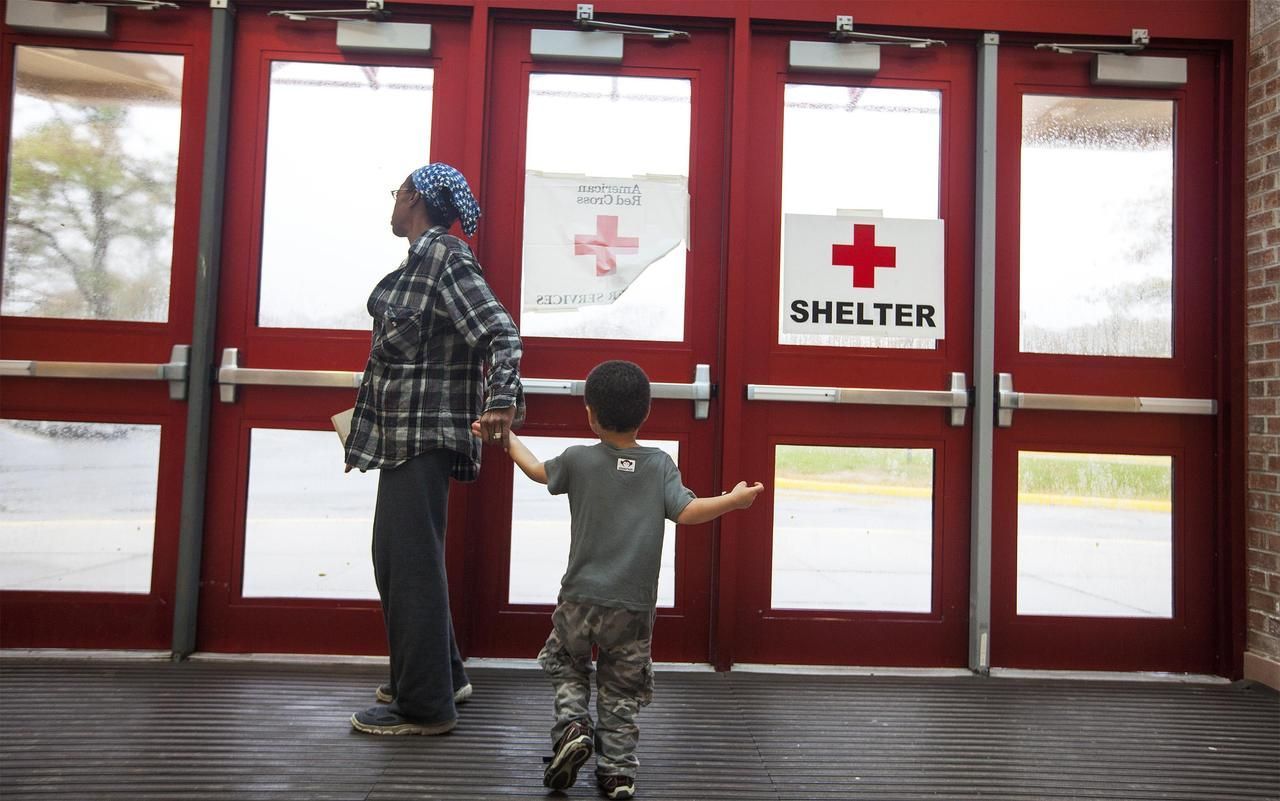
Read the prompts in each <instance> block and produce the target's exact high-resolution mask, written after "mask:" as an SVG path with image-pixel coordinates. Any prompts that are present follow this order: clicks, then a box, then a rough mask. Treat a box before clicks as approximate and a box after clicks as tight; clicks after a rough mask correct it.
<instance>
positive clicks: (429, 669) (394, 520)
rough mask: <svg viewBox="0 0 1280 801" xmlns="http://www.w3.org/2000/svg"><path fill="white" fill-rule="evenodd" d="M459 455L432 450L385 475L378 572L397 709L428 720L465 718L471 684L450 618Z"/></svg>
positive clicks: (377, 532) (377, 517)
mask: <svg viewBox="0 0 1280 801" xmlns="http://www.w3.org/2000/svg"><path fill="white" fill-rule="evenodd" d="M452 463H453V454H452V452H450V451H447V450H431V451H427V452H426V453H423V454H420V455H418V456H415V457H413V458H412V459H410V460H409V461H407V462H405V463H404V464H402V465H399V466H398V467H394V468H390V469H383V470H380V471H378V473H379V475H378V503H377V507H376V509H375V511H374V514H373V575H374V579H375V581H376V582H377V584H378V597H379V598H380V599H381V600H382V619H383V622H384V623H385V624H386V628H387V645H388V647H389V648H390V651H391V689H392V692H393V694H394V695H395V697H396V699H395V702H394V703H392V704H391V706H390V709H391V711H393V712H396V713H398V714H401V715H404V716H405V717H407V718H412V719H413V720H416V721H420V722H423V723H441V722H444V721H446V720H453V719H454V718H456V717H457V716H458V713H457V711H456V710H455V709H454V706H453V692H454V690H455V689H459V688H461V687H462V686H463V685H465V684H467V673H466V671H465V670H464V669H463V667H462V656H461V655H460V654H459V653H458V643H457V642H456V640H455V639H454V636H453V618H452V616H451V615H450V614H449V581H448V577H447V576H446V574H445V563H444V535H445V521H446V520H447V518H448V508H449V468H450V466H451V465H452Z"/></svg>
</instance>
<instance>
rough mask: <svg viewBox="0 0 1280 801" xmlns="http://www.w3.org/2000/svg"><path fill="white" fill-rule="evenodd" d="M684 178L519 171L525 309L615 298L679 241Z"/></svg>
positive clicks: (684, 225)
mask: <svg viewBox="0 0 1280 801" xmlns="http://www.w3.org/2000/svg"><path fill="white" fill-rule="evenodd" d="M688 219H689V189H688V179H687V178H685V177H683V176H652V175H647V176H628V177H613V178H602V177H588V176H581V175H548V174H545V173H539V172H535V171H529V172H527V173H526V174H525V188H524V292H523V295H524V303H523V311H525V312H549V311H571V310H573V309H577V308H579V307H581V306H600V305H606V304H609V303H613V302H614V301H615V300H617V299H618V298H619V297H620V296H621V295H622V293H623V292H625V291H626V290H627V287H629V286H631V284H632V282H633V281H635V280H636V279H637V278H639V277H640V275H641V274H642V273H643V272H644V271H645V269H646V268H647V267H649V265H651V264H653V263H654V262H656V261H658V260H659V259H661V258H663V257H664V256H666V255H667V254H669V253H671V252H672V251H674V250H675V249H676V248H677V247H678V246H680V245H682V244H683V243H684V241H685V237H686V233H687V231H688Z"/></svg>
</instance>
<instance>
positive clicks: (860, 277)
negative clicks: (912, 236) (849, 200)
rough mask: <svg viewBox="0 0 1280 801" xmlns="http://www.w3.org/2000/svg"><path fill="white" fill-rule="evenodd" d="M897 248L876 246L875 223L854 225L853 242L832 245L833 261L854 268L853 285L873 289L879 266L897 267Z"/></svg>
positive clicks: (839, 265)
mask: <svg viewBox="0 0 1280 801" xmlns="http://www.w3.org/2000/svg"><path fill="white" fill-rule="evenodd" d="M897 250H898V249H897V248H893V247H886V246H884V245H880V246H878V247H877V246H876V227H875V226H874V225H854V226H853V244H851V245H832V246H831V263H832V264H833V265H835V266H837V267H852V268H853V285H854V286H855V287H862V288H864V289H872V288H874V287H875V285H876V268H877V267H897V266H898V265H897V261H898V257H897Z"/></svg>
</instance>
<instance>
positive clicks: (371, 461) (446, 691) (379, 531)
mask: <svg viewBox="0 0 1280 801" xmlns="http://www.w3.org/2000/svg"><path fill="white" fill-rule="evenodd" d="M392 196H393V197H394V198H395V205H394V206H393V207H392V210H391V232H392V233H394V234H395V235H396V236H402V237H405V238H406V239H408V240H409V242H410V245H409V255H408V257H407V258H406V259H405V261H404V262H403V263H402V264H401V265H400V267H399V268H397V269H396V270H395V271H393V272H391V273H390V274H388V275H387V276H386V277H385V278H383V279H382V280H381V281H379V282H378V285H377V286H376V287H375V288H374V290H373V294H372V295H370V296H369V305H368V308H369V314H370V315H372V316H373V345H372V348H371V350H370V353H369V361H368V364H367V365H366V367H365V370H364V378H363V379H362V381H361V383H360V392H359V395H358V397H357V399H356V407H355V413H354V415H353V417H352V423H351V433H350V434H349V435H348V437H347V443H346V461H347V470H351V468H353V467H354V468H357V469H359V470H362V471H363V470H368V469H379V470H381V473H380V474H379V477H378V501H377V508H376V510H375V512H374V518H373V570H374V577H375V579H376V581H377V585H378V596H379V598H380V599H381V601H382V615H383V620H384V622H385V624H386V629H387V644H388V647H389V648H390V652H391V676H390V681H389V682H388V683H387V684H385V685H383V686H381V687H379V688H378V691H377V698H378V700H380V701H385V702H387V705H386V706H373V707H371V708H369V709H366V710H364V711H363V712H357V713H355V714H354V715H352V716H351V725H352V726H353V727H355V728H356V729H357V730H359V731H362V732H367V733H371V734H443V733H444V732H447V731H449V730H451V729H452V728H453V727H454V726H455V725H457V711H456V708H455V703H460V702H461V701H463V700H466V698H467V697H468V696H470V694H471V684H470V682H469V681H468V680H467V674H466V671H465V670H464V669H463V666H462V658H461V656H460V655H459V653H458V645H457V643H456V642H455V640H454V635H453V622H452V618H451V616H450V613H449V588H448V581H447V577H446V573H445V563H444V538H445V521H446V519H447V504H448V499H449V479H450V477H452V478H454V479H456V480H458V481H474V480H475V478H476V477H477V476H478V475H479V472H480V449H481V443H480V442H479V441H478V440H477V439H476V438H475V437H473V436H472V435H471V424H472V422H473V421H477V420H478V422H479V425H480V430H481V436H482V437H483V439H484V442H486V443H488V444H501V445H502V446H503V447H504V448H505V447H506V444H507V432H508V431H510V429H511V427H512V425H513V424H516V423H518V422H519V421H520V420H521V419H522V418H523V416H524V409H523V406H524V396H523V392H522V390H521V388H520V376H519V371H520V356H521V346H520V336H519V333H518V332H517V330H516V327H515V324H514V323H513V322H512V320H511V315H510V314H508V313H507V310H506V309H505V308H503V306H502V304H501V303H500V302H498V299H497V298H495V297H494V295H493V292H492V290H490V289H489V285H488V284H486V283H485V280H484V277H483V275H482V273H481V269H480V265H479V264H478V263H477V262H476V260H475V257H474V256H473V255H472V253H471V249H470V248H468V247H467V245H466V243H465V242H463V241H462V240H461V239H459V238H457V237H455V236H451V235H449V233H448V230H449V226H451V225H452V224H453V223H454V222H455V221H458V222H460V223H461V226H462V230H463V231H465V232H466V233H467V235H468V236H470V235H471V234H473V233H474V232H475V230H476V222H477V220H478V219H479V217H480V207H479V206H478V205H477V204H476V201H475V198H474V197H472V194H471V190H470V188H469V187H468V186H467V181H466V179H465V178H464V177H463V176H462V174H461V173H460V172H458V171H457V170H455V169H454V168H453V167H450V166H449V165H447V164H439V163H435V164H428V165H427V166H425V167H422V168H420V169H418V170H415V171H414V172H413V173H411V174H410V175H409V177H408V178H406V179H405V180H404V183H403V184H401V186H400V188H399V189H396V190H393V191H392ZM486 366H487V367H488V370H487V374H486V370H485V367H486Z"/></svg>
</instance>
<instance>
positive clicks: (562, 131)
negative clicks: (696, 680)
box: [468, 20, 729, 661]
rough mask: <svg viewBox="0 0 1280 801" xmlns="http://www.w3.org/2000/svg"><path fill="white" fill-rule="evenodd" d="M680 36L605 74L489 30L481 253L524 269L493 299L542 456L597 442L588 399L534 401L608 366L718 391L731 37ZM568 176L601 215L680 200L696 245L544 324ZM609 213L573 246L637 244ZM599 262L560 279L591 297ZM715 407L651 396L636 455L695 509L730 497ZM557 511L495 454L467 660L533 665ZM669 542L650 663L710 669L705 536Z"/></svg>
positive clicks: (520, 32) (480, 513) (633, 41)
mask: <svg viewBox="0 0 1280 801" xmlns="http://www.w3.org/2000/svg"><path fill="white" fill-rule="evenodd" d="M631 21H632V22H634V21H635V20H631ZM640 22H643V23H646V24H664V25H665V24H666V23H654V22H653V21H650V20H640ZM685 22H686V21H684V20H681V21H680V22H679V24H676V23H671V24H670V26H671V27H676V28H682V29H684V30H685V31H686V32H691V33H692V38H691V39H677V40H675V41H667V40H659V39H651V38H645V37H643V36H636V37H628V38H627V40H626V42H625V51H624V54H623V58H622V61H621V63H620V64H617V65H608V66H604V65H589V66H588V65H582V64H578V63H573V62H570V61H567V60H555V59H552V60H549V61H538V62H535V61H534V60H533V59H532V58H531V56H530V51H531V36H533V35H534V34H533V33H532V31H533V29H534V28H537V27H543V28H548V29H549V28H554V27H562V23H561V21H560V20H556V21H554V22H552V21H550V20H548V21H547V22H545V23H543V24H542V25H541V26H539V25H537V24H535V23H526V22H517V21H511V22H499V23H497V24H496V25H495V28H494V33H493V64H492V68H491V71H492V80H491V86H490V97H489V115H490V123H489V127H490V131H491V132H492V133H491V136H490V139H489V143H488V152H489V158H488V171H487V180H486V182H485V191H484V194H485V198H486V199H487V202H488V212H487V213H488V214H489V218H488V225H489V226H490V230H491V231H494V232H496V235H495V236H492V237H491V238H487V239H486V240H485V243H484V251H483V254H482V258H483V260H484V261H485V263H487V264H495V265H520V264H522V263H523V264H524V265H525V271H524V273H523V275H517V274H516V273H515V272H514V271H513V272H512V273H507V274H503V275H502V276H501V280H504V281H505V283H504V284H501V285H498V286H497V287H496V288H497V291H498V294H499V295H500V296H502V297H504V298H514V299H516V301H515V303H513V304H512V305H511V306H510V308H512V309H513V311H516V310H518V311H517V314H518V315H519V323H520V327H521V331H522V336H523V338H524V343H525V361H524V365H523V368H522V371H521V372H522V376H523V377H524V378H525V380H526V383H525V386H526V391H528V392H529V393H530V394H529V397H528V402H529V418H528V423H527V424H526V426H525V427H524V429H522V430H521V432H520V433H521V435H522V436H523V437H525V439H526V441H528V442H531V443H532V444H533V445H534V446H536V447H535V452H539V451H538V449H542V450H541V452H540V455H543V456H544V458H546V457H550V456H552V455H555V454H556V453H559V452H560V451H561V450H562V449H563V448H564V447H565V446H566V445H567V444H569V443H571V442H574V441H577V440H579V439H582V440H587V439H589V438H591V437H592V434H591V431H590V429H589V428H588V427H587V421H586V416H585V412H584V408H583V403H582V399H581V397H580V396H577V397H575V396H572V395H567V396H560V397H557V396H555V395H549V394H540V393H542V392H554V391H558V387H559V386H560V385H563V388H564V390H565V391H566V394H567V392H568V391H569V390H570V384H571V382H572V381H581V380H582V379H584V378H585V377H586V375H587V373H588V372H589V371H590V369H591V368H592V367H593V366H594V365H595V364H597V363H598V362H600V361H603V360H606V359H628V360H631V361H634V362H636V363H638V364H639V365H640V366H641V367H642V368H643V369H644V370H645V371H646V372H647V373H648V375H649V377H650V379H651V380H652V381H654V382H665V383H671V384H689V383H691V382H693V381H694V379H695V374H696V373H697V371H698V366H699V365H706V369H707V371H708V372H709V375H710V376H711V380H712V381H714V380H717V379H718V376H719V375H720V363H719V353H718V351H719V348H720V330H721V324H722V314H723V311H722V308H723V307H722V303H721V297H722V294H721V293H722V286H723V281H724V264H723V261H722V255H721V254H722V252H723V247H724V241H723V235H722V230H723V219H724V214H725V205H724V197H725V158H724V154H725V152H726V138H725V115H726V108H725V98H726V97H727V96H728V87H727V85H726V74H727V69H728V61H729V48H728V44H729V38H728V33H727V31H726V30H725V29H723V28H719V27H700V26H695V27H694V28H689V27H688V26H687V25H686V24H685ZM655 173H662V174H663V175H662V176H661V177H655V175H654V174H655ZM566 174H572V175H576V176H578V177H576V178H574V179H572V180H573V181H576V182H579V183H580V185H581V186H580V187H575V189H578V188H581V187H595V188H599V190H600V191H595V190H594V189H592V190H591V191H588V189H582V192H581V193H580V197H582V198H584V199H585V200H586V201H592V202H594V201H598V200H602V199H607V200H609V201H614V200H617V202H618V203H622V202H624V200H626V199H627V198H630V197H634V195H624V194H617V193H616V192H614V189H610V187H614V188H615V189H616V188H617V186H621V185H623V184H626V185H627V186H629V187H641V186H644V187H650V186H652V187H653V188H654V189H653V191H660V190H664V187H665V188H666V189H671V188H672V187H674V191H672V192H667V193H666V194H664V195H663V196H664V197H666V198H667V204H668V208H667V209H666V210H667V211H671V210H673V209H674V210H675V211H677V212H679V211H680V209H679V208H676V207H683V206H684V205H685V203H687V207H688V217H687V220H688V224H687V230H688V233H687V236H685V232H684V231H683V230H681V231H679V235H678V236H676V237H675V239H674V240H673V241H676V242H678V244H676V245H675V246H674V247H673V248H672V250H671V251H670V252H669V254H668V255H667V256H666V257H664V258H663V259H660V260H659V261H658V262H657V263H654V264H652V265H650V266H648V267H645V268H644V269H643V272H642V274H641V276H640V277H639V278H637V279H636V281H635V283H633V284H632V285H631V286H630V288H628V289H626V290H625V292H624V293H623V295H622V296H621V297H620V298H619V299H618V300H616V301H615V302H613V303H611V304H604V305H598V306H593V307H578V308H576V309H575V310H573V311H565V312H550V313H548V312H544V311H541V310H539V309H538V308H537V306H538V304H539V302H540V298H541V299H542V300H546V298H547V296H546V295H545V294H543V295H540V294H539V293H538V291H537V290H535V289H533V287H535V285H536V282H537V281H539V280H541V279H542V278H543V277H545V276H544V275H543V274H542V273H540V272H538V268H536V267H533V266H531V265H533V264H534V263H535V259H534V257H532V256H531V255H530V254H531V252H532V249H533V245H532V242H531V239H532V236H535V235H538V234H539V233H540V229H541V228H542V227H543V226H542V224H540V223H537V222H535V221H534V220H535V217H536V215H537V214H538V212H539V211H541V209H540V208H539V203H540V201H538V200H536V199H534V197H533V192H534V188H533V187H535V186H539V185H541V184H540V183H539V182H547V181H555V180H558V178H559V177H563V176H564V175H566ZM644 191H646V192H649V191H650V190H649V189H647V188H646V189H645V190H644ZM619 198H622V200H619ZM686 198H687V200H686ZM579 202H584V201H579ZM645 202H653V201H652V200H651V199H649V200H646V201H645ZM599 208H600V209H601V212H600V215H597V216H596V220H597V222H599V221H600V220H603V221H604V222H603V223H600V225H602V226H603V227H599V228H596V229H591V228H590V227H589V226H588V227H584V229H583V230H582V231H574V232H572V233H574V234H575V235H583V236H594V235H597V234H599V235H600V237H602V239H601V241H604V240H609V241H614V240H613V239H612V238H611V237H610V236H609V231H613V232H614V233H616V234H617V235H618V237H624V236H628V235H630V234H631V233H632V232H631V231H627V230H625V229H622V230H615V229H613V228H611V226H614V225H617V224H618V223H617V222H616V221H617V220H618V217H617V216H616V215H614V214H612V213H610V212H609V211H608V208H607V206H599ZM522 223H523V224H522ZM522 231H523V233H521V232H522ZM601 232H603V233H601ZM618 241H622V240H618ZM625 241H628V242H629V241H632V240H625ZM601 247H603V248H606V249H607V248H609V247H612V246H610V245H609V244H608V242H606V243H605V244H604V245H602V246H601ZM635 247H636V249H638V250H643V248H644V247H645V242H644V241H643V240H642V239H637V240H636V244H635ZM619 252H621V251H619ZM590 258H591V257H590V256H589V255H583V256H582V257H578V258H576V259H575V257H570V256H568V255H566V257H565V259H564V261H563V264H564V269H566V270H570V269H576V268H584V269H586V270H588V274H587V277H586V279H585V280H586V282H587V283H586V284H584V286H588V287H590V286H591V282H592V281H593V280H594V279H593V278H591V276H590V274H589V271H590V269H591V262H590ZM605 271H607V269H606V270H602V271H601V272H602V273H603V272H605ZM522 280H523V289H522ZM586 294H593V293H592V292H590V291H586ZM540 385H541V386H540ZM655 394H657V393H655ZM579 395H580V391H579ZM705 406H709V410H706V409H704V411H703V412H701V413H698V412H697V411H696V409H695V403H694V402H693V401H690V400H676V399H663V398H661V397H658V398H655V400H654V402H653V407H652V413H651V415H650V417H649V420H648V421H647V422H646V423H645V425H644V427H643V428H642V430H641V435H640V441H641V443H642V444H653V445H657V446H659V447H663V448H665V449H666V450H668V452H670V453H672V454H673V455H675V456H676V457H677V461H678V464H679V466H680V469H681V472H682V474H683V476H684V481H685V484H686V485H687V486H689V487H690V488H692V489H693V490H694V491H695V492H697V493H698V494H699V495H705V494H708V493H714V492H717V491H718V490H719V489H720V487H719V485H718V484H717V483H716V482H717V480H718V479H717V477H716V475H715V470H714V465H715V453H716V430H717V425H718V422H717V420H718V406H719V404H718V403H717V402H716V401H714V400H711V402H710V403H709V404H704V407H705ZM495 457H496V458H495ZM563 500H564V499H563V498H556V499H551V498H547V497H546V492H545V489H544V488H542V487H534V486H533V485H531V484H529V483H528V482H527V481H526V480H525V478H524V476H523V475H518V474H517V475H515V476H514V478H513V473H512V467H511V465H510V464H509V463H507V461H506V460H505V459H504V458H502V457H501V455H500V454H491V455H490V456H489V457H488V460H487V461H486V467H485V470H484V475H483V476H482V479H481V482H480V485H479V486H478V488H477V492H476V493H475V494H474V495H473V503H472V507H471V510H470V513H469V515H470V516H471V517H472V518H473V521H474V523H473V528H472V531H475V532H479V533H480V538H479V539H478V540H477V541H476V542H474V543H472V545H473V546H474V548H475V551H474V553H475V557H474V558H471V559H469V563H470V564H471V565H473V566H474V572H473V573H472V574H471V575H470V576H469V577H468V583H469V586H470V587H471V588H472V590H471V593H470V594H469V601H470V602H471V604H472V605H473V606H474V617H473V619H472V628H471V653H472V654H475V655H484V656H524V657H527V656H532V655H533V654H535V653H537V650H538V648H539V647H541V644H542V642H543V641H544V640H545V639H546V634H547V630H548V619H549V612H550V610H551V607H552V605H553V604H554V602H555V598H556V593H557V591H558V589H559V580H560V576H561V573H562V572H563V570H564V565H565V560H566V559H567V557H568V531H569V526H568V516H567V506H566V505H562V503H561V502H562V501H563ZM670 532H671V530H669V534H668V538H667V547H668V549H669V550H668V552H667V557H666V560H665V564H664V566H663V569H662V570H663V575H662V582H661V583H660V585H659V609H658V623H657V632H658V634H657V636H656V638H655V653H656V654H657V656H658V658H660V659H676V660H682V661H706V660H707V658H708V639H709V621H710V617H711V595H712V564H711V545H712V527H711V526H700V527H697V528H680V529H679V530H678V531H677V532H676V533H675V536H674V538H673V537H672V536H671V533H670Z"/></svg>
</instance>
